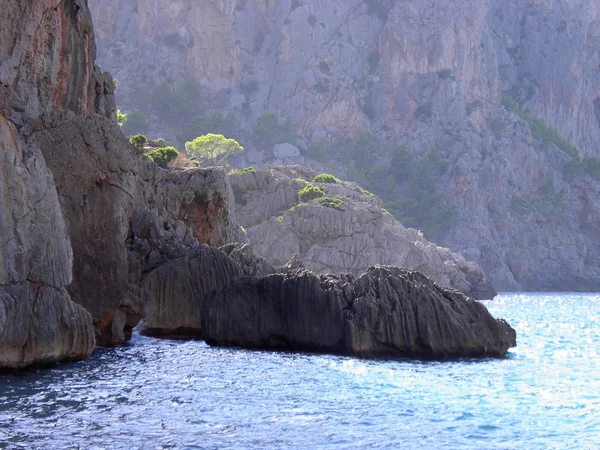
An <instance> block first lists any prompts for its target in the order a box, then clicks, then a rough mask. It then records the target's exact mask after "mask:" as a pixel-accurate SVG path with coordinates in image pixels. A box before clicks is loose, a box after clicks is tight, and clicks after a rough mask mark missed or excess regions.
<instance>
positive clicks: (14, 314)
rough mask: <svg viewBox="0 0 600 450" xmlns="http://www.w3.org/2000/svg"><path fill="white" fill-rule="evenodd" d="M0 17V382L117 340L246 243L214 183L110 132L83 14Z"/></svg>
mask: <svg viewBox="0 0 600 450" xmlns="http://www.w3.org/2000/svg"><path fill="white" fill-rule="evenodd" d="M3 8H4V9H3V15H2V18H0V81H1V83H0V148H1V149H2V152H1V153H0V169H1V170H0V195H1V197H0V198H1V200H2V202H1V203H0V369H1V368H21V367H25V366H27V365H32V364H39V363H48V362H53V361H62V360H68V359H80V358H85V357H86V356H87V355H89V354H90V352H91V351H92V350H93V348H94V345H95V344H96V343H98V344H102V345H115V344H119V343H121V342H123V341H125V340H127V339H128V338H129V337H130V335H131V330H132V328H133V327H134V326H135V325H136V324H137V323H138V322H139V321H140V319H141V317H142V315H143V309H144V300H145V301H147V302H148V299H149V298H152V299H157V302H160V301H161V297H160V293H157V292H153V291H152V289H150V288H148V286H150V287H153V286H155V285H156V284H158V285H161V283H163V284H164V283H165V280H161V279H160V273H167V272H168V270H167V268H168V267H169V266H175V265H176V262H180V261H181V260H182V258H183V259H184V258H186V257H187V258H188V259H189V260H193V259H194V257H195V256H196V255H197V254H198V253H197V252H198V250H196V248H197V247H198V245H199V242H200V243H204V242H206V243H209V244H212V245H223V244H225V243H226V242H230V241H238V240H243V239H244V237H243V233H242V232H241V230H240V227H239V225H238V224H237V222H236V221H235V218H234V214H233V213H234V203H233V193H232V191H231V188H230V186H229V184H228V182H227V176H226V174H225V172H224V171H223V170H220V169H193V170H182V171H177V172H168V171H164V170H162V169H160V168H158V167H157V166H156V165H154V164H152V163H149V162H147V161H145V160H143V159H142V158H141V157H140V155H137V154H136V153H135V151H134V150H133V149H132V148H131V146H130V145H129V143H128V141H127V139H126V138H125V137H124V136H123V135H122V133H121V132H120V129H119V128H118V127H117V125H116V124H115V123H114V119H115V105H114V86H113V81H112V78H111V76H110V75H109V74H107V73H102V72H101V71H100V69H98V68H97V67H96V66H95V65H94V59H95V48H96V47H95V42H94V34H93V29H92V25H91V18H90V14H89V10H88V7H87V2H85V1H82V0H51V1H47V2H38V3H35V5H34V4H31V5H30V4H26V3H23V2H17V1H11V2H9V3H8V4H6V5H3ZM65 49H67V50H65ZM222 258H224V259H226V257H225V256H224V255H222ZM227 261H229V259H227ZM231 264H232V265H234V263H233V262H231ZM234 267H235V266H234ZM227 273H229V272H227ZM232 273H233V272H232ZM146 278H148V280H146ZM150 304H151V305H154V304H153V303H152V302H150Z"/></svg>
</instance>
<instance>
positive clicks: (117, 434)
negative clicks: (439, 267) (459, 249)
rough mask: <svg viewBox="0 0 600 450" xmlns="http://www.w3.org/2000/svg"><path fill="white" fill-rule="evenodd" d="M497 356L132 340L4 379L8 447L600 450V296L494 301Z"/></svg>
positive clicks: (4, 442)
mask: <svg viewBox="0 0 600 450" xmlns="http://www.w3.org/2000/svg"><path fill="white" fill-rule="evenodd" d="M486 305H487V306H488V307H489V308H490V310H491V312H492V313H493V314H494V315H495V316H497V317H504V318H506V319H507V320H508V321H509V322H510V323H511V324H512V325H513V326H514V327H515V328H516V330H517V335H518V347H517V348H515V349H512V350H511V352H510V353H509V355H508V356H507V358H505V359H495V360H484V361H477V360H459V361H449V362H435V361H410V360H402V361H380V362H377V361H370V360H359V359H352V358H346V357H339V356H323V355H307V354H297V353H281V352H249V351H245V350H236V349H221V348H211V347H208V346H207V345H205V344H204V343H201V342H186V341H183V342H182V341H176V342H172V341H159V340H153V339H149V338H144V337H141V336H137V335H136V336H134V339H133V341H132V342H131V344H130V345H127V346H125V347H121V348H117V349H99V350H96V351H95V352H94V354H93V355H92V358H90V359H89V360H88V361H84V362H81V363H77V364H66V365H63V366H57V367H55V368H52V369H49V370H45V371H30V372H25V373H22V374H17V375H4V376H0V447H23V448H31V447H39V448H55V447H69V446H72V447H77V446H78V445H81V446H86V447H94V446H96V447H106V446H107V445H110V447H111V448H284V447H296V448H299V447H301V448H329V447H337V448H390V447H396V448H398V447H402V448H411V449H419V448H427V449H429V448H442V447H444V448H449V449H454V448H490V449H492V448H501V449H522V448H527V449H546V448H573V449H579V448H584V449H585V448H590V449H591V448H594V449H595V448H599V447H600V357H599V356H598V351H599V349H600V296H596V295H580V294H544V295H541V294H535V295H530V294H513V295H502V296H500V297H499V298H498V299H497V300H495V301H493V302H486Z"/></svg>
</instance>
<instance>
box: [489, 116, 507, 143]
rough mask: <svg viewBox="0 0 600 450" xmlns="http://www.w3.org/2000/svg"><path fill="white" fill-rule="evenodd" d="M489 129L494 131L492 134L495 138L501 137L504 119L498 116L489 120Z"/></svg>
mask: <svg viewBox="0 0 600 450" xmlns="http://www.w3.org/2000/svg"><path fill="white" fill-rule="evenodd" d="M490 130H492V133H494V136H496V137H497V138H499V137H501V136H502V133H503V132H504V121H503V120H502V119H500V118H499V117H496V118H495V119H493V120H492V121H491V122H490Z"/></svg>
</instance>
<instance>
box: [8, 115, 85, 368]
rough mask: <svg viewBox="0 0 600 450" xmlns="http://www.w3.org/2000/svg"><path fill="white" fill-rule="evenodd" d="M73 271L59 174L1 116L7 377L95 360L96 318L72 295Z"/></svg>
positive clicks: (35, 147)
mask: <svg viewBox="0 0 600 450" xmlns="http://www.w3.org/2000/svg"><path fill="white" fill-rule="evenodd" d="M71 265H72V252H71V245H70V242H69V238H68V236H67V232H66V227H65V222H64V220H63V217H62V215H61V213H60V206H59V203H58V197H57V195H56V189H55V188H54V181H53V178H52V173H51V172H50V170H48V168H47V167H46V164H45V162H44V158H43V156H42V154H41V153H40V151H39V149H38V148H37V146H35V145H30V144H28V143H25V142H24V140H23V139H22V137H21V136H20V135H19V133H18V131H17V129H16V127H15V126H14V125H13V124H12V123H10V122H9V121H7V120H6V119H5V117H4V116H3V115H2V113H0V369H2V368H9V369H11V368H12V369H14V368H21V367H25V366H28V365H30V364H34V363H49V362H54V361H62V360H69V359H81V358H85V357H87V356H88V355H89V354H90V353H91V351H92V349H93V348H94V332H93V327H92V321H91V317H90V315H89V313H87V312H86V311H85V310H84V309H83V308H81V307H80V306H78V305H76V304H74V303H73V302H72V301H71V299H70V297H69V295H68V294H67V292H66V290H65V287H66V286H67V285H69V283H71V281H72V273H71Z"/></svg>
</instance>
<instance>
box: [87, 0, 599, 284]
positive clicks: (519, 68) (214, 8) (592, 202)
mask: <svg viewBox="0 0 600 450" xmlns="http://www.w3.org/2000/svg"><path fill="white" fill-rule="evenodd" d="M91 8H92V13H93V16H94V18H95V20H96V25H97V34H98V37H99V39H98V40H99V48H100V61H101V62H102V64H103V66H104V67H105V68H108V69H110V70H111V71H112V72H113V74H114V75H115V76H116V78H117V79H119V80H121V81H122V82H121V84H120V87H119V97H120V102H121V106H122V107H123V108H124V109H125V110H126V111H127V112H129V111H132V110H139V111H142V112H143V113H144V114H145V115H146V116H147V117H148V118H149V120H150V121H151V124H152V126H153V127H154V129H158V130H160V131H162V132H165V133H169V131H170V127H169V125H167V124H165V123H163V122H160V121H159V120H157V114H158V113H157V111H156V110H155V109H153V107H152V105H148V102H144V101H143V99H145V98H146V96H145V95H144V93H147V92H154V90H155V88H156V87H157V86H160V84H161V83H162V82H163V81H164V80H166V79H171V80H175V82H176V83H179V84H181V83H183V82H184V80H186V79H187V78H188V77H189V76H193V77H195V78H196V79H198V80H199V81H200V83H201V85H202V87H203V90H202V93H201V96H202V98H203V101H202V102H201V104H202V105H203V108H202V110H198V111H195V112H194V113H197V114H210V113H211V111H213V110H216V109H220V110H228V111H233V112H234V113H235V114H237V115H238V116H239V118H240V123H241V126H242V127H244V128H245V129H246V131H247V132H248V133H250V132H251V130H252V126H253V124H254V121H255V119H256V118H257V116H258V115H259V114H261V113H262V112H264V111H268V110H273V111H277V112H278V113H279V115H280V116H282V117H283V116H284V115H289V116H291V117H292V119H293V121H294V123H296V124H297V125H298V126H299V129H300V134H301V136H302V138H303V140H302V142H304V143H305V144H310V143H319V142H321V141H324V142H326V143H327V144H331V145H332V146H335V145H338V144H339V143H340V142H343V141H344V139H345V138H347V137H354V136H356V135H357V134H358V133H359V132H361V131H370V132H371V133H373V134H375V135H376V136H378V137H379V138H380V141H381V142H382V145H383V146H384V149H383V151H382V152H381V154H378V155H375V158H376V159H377V164H378V165H379V166H383V167H385V166H388V165H389V162H390V158H391V155H390V152H391V150H392V149H393V148H395V147H396V146H397V145H398V144H406V145H407V146H408V148H409V149H410V150H411V152H412V153H413V154H414V155H416V156H420V155H424V154H426V153H427V152H429V151H430V150H431V149H432V148H434V147H436V148H438V149H439V150H440V152H441V153H442V155H443V157H444V158H445V160H446V161H447V162H448V165H449V167H448V169H449V170H448V172H447V174H445V175H444V176H442V177H440V178H439V180H438V183H437V189H438V190H439V191H441V192H444V193H445V194H446V199H447V202H449V203H450V204H451V205H454V206H456V207H457V209H458V218H457V220H455V221H453V222H452V223H449V224H447V225H446V226H444V227H443V228H442V229H441V230H440V231H439V232H437V233H436V234H435V235H431V236H429V235H428V236H427V238H428V239H431V240H433V241H435V242H437V243H439V244H442V245H444V246H448V247H449V248H451V249H452V250H454V251H456V252H459V253H461V254H463V255H465V257H467V258H468V259H470V260H473V261H475V262H477V263H478V264H479V265H480V266H481V267H482V268H483V270H484V271H485V273H486V274H488V276H489V277H490V280H491V281H492V283H493V284H494V286H495V287H496V288H497V289H499V290H518V289H527V290H598V289H600V259H599V257H598V255H600V228H598V225H597V224H598V223H599V219H600V204H599V203H598V200H597V199H598V192H599V191H600V186H599V183H598V181H597V178H599V175H598V174H596V175H595V176H590V173H593V171H594V166H593V165H591V166H590V165H588V167H587V170H583V169H578V170H576V175H575V176H574V177H573V176H570V175H569V173H572V172H570V171H571V169H573V167H574V166H575V165H576V163H577V161H576V159H577V158H573V155H569V154H568V153H565V152H564V151H562V150H560V149H559V148H558V147H557V146H556V145H555V144H553V143H552V142H551V141H552V139H548V137H547V136H546V137H540V136H539V135H538V134H539V133H538V131H539V130H538V131H536V130H535V124H533V125H531V124H528V122H527V120H524V119H523V118H522V117H520V116H519V115H518V114H515V113H514V112H511V111H510V110H509V109H507V108H506V107H505V106H503V105H502V104H501V101H502V98H503V96H504V97H506V96H507V95H508V96H510V97H511V98H512V99H514V100H515V101H516V103H517V104H518V105H519V106H520V107H521V108H523V110H525V108H526V109H527V110H528V111H529V112H530V114H531V116H532V117H535V118H537V119H539V120H541V121H542V122H544V123H545V124H547V125H548V126H551V127H554V128H555V129H557V131H558V135H560V136H561V137H562V138H563V139H564V140H565V141H568V142H570V143H572V144H574V145H575V146H576V147H578V149H579V151H580V152H581V153H582V155H587V156H593V157H598V156H600V153H599V149H600V81H599V79H598V77H597V68H598V66H599V64H600V52H599V51H598V48H600V45H599V44H600V31H599V30H600V26H598V20H599V14H600V2H598V0H581V1H571V0H510V1H506V0H483V1H479V0H457V1H453V2H448V1H447V0H415V1H410V2H405V1H392V0H369V1H363V0H352V1H346V0H344V1H341V0H334V1H329V2H318V1H312V0H306V1H292V0H285V1H280V2H267V1H266V0H249V1H243V2H242V1H240V2H233V1H222V0H210V1H203V2H197V1H192V0H169V1H167V0H153V1H150V2H148V1H145V2H141V1H140V0H94V1H92V2H91ZM156 11H161V13H160V14H156ZM201 23H202V24H205V23H211V24H214V26H212V27H205V26H198V24H201ZM209 52H210V54H211V57H210V58H207V53H209ZM532 128H533V132H532ZM293 143H294V142H292V144H293ZM243 144H244V145H245V146H246V148H248V149H249V151H248V160H249V161H250V162H252V163H255V164H261V163H262V162H264V160H268V159H269V158H272V157H273V156H274V155H273V153H272V151H271V148H256V149H252V148H251V147H252V146H251V145H249V143H248V142H243ZM298 147H299V148H300V149H301V150H302V151H304V150H305V148H306V145H298ZM302 156H303V157H307V155H306V154H303V155H302ZM345 163H346V161H345V160H344V159H343V158H339V157H337V156H335V157H333V161H330V162H324V163H319V164H320V165H321V167H323V166H326V171H328V172H336V173H337V175H338V176H340V177H343V178H348V177H347V176H346V175H347V174H348V173H349V171H348V166H347V165H346V164H345ZM357 181H359V180H357ZM550 186H551V187H552V188H553V189H554V194H557V195H547V191H548V190H549V189H548V187H550ZM403 188H404V185H401V186H399V188H398V189H396V191H395V192H393V193H392V194H390V196H391V197H398V198H400V199H402V198H403V197H402V195H403ZM371 190H373V189H371ZM561 193H564V194H561ZM551 194H552V193H551Z"/></svg>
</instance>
